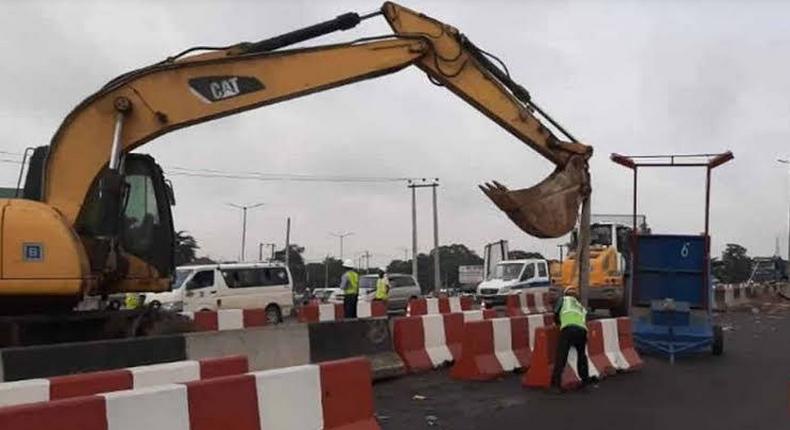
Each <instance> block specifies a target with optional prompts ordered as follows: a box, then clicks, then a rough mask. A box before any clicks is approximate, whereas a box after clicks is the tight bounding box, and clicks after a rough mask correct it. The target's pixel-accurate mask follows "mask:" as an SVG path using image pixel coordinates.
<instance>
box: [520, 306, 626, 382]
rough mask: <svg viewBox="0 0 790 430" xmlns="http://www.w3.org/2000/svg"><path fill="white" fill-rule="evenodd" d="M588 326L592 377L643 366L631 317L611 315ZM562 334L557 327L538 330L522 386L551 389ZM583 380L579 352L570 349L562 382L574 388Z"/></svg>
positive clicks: (601, 376)
mask: <svg viewBox="0 0 790 430" xmlns="http://www.w3.org/2000/svg"><path fill="white" fill-rule="evenodd" d="M587 328H588V333H587V348H586V350H585V354H586V356H587V362H588V367H589V375H590V376H591V377H592V376H596V377H598V378H603V377H605V376H608V375H612V374H614V373H615V372H616V371H632V370H636V369H639V368H641V366H642V360H641V359H640V358H639V354H637V352H636V350H635V349H634V343H633V334H632V332H631V320H630V319H628V318H608V319H602V320H596V321H590V322H588V323H587ZM559 334H560V333H559V328H558V327H557V326H552V327H543V328H539V329H537V330H536V332H535V348H534V350H533V351H532V363H531V365H530V367H529V370H527V372H526V374H525V375H524V376H523V378H522V381H521V383H522V385H524V386H526V387H532V388H548V387H549V386H550V385H551V374H552V371H553V369H554V361H555V359H556V351H557V343H558V341H559ZM581 382H582V381H581V378H580V377H579V372H578V369H577V352H576V349H575V348H571V349H570V351H569V352H568V361H567V363H566V366H565V369H563V372H562V379H561V382H560V383H561V386H562V388H564V389H573V388H577V387H579V386H580V385H581Z"/></svg>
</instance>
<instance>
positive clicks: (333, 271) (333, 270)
mask: <svg viewBox="0 0 790 430" xmlns="http://www.w3.org/2000/svg"><path fill="white" fill-rule="evenodd" d="M305 272H306V285H307V286H308V287H310V288H311V289H312V288H324V285H327V286H329V287H337V286H338V285H340V277H341V276H342V275H343V262H342V261H340V260H338V259H337V258H334V257H327V258H326V259H324V261H322V262H320V263H319V262H313V263H307V265H306V266H305ZM327 273H328V275H329V277H328V280H329V282H327V276H326V275H327Z"/></svg>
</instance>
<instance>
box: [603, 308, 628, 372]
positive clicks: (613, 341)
mask: <svg viewBox="0 0 790 430" xmlns="http://www.w3.org/2000/svg"><path fill="white" fill-rule="evenodd" d="M600 321H601V328H602V330H601V332H602V333H603V352H604V354H605V355H606V357H607V358H609V362H610V363H612V365H613V366H614V368H615V369H618V370H625V369H628V368H629V365H628V360H626V359H625V357H624V356H623V352H622V351H621V350H620V339H619V337H618V334H617V318H605V319H602V320H600Z"/></svg>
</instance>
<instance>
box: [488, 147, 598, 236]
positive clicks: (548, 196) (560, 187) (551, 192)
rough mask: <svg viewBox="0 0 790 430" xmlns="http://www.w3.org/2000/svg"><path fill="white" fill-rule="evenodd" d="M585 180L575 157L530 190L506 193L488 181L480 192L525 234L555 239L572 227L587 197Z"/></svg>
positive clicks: (584, 167)
mask: <svg viewBox="0 0 790 430" xmlns="http://www.w3.org/2000/svg"><path fill="white" fill-rule="evenodd" d="M589 177H590V176H589V173H588V170H587V162H586V160H585V159H584V157H582V156H576V157H573V158H571V159H570V160H569V161H568V163H567V164H566V165H565V166H564V167H558V168H557V170H555V171H554V172H553V173H552V174H551V175H549V177H547V178H546V179H544V180H543V181H542V182H541V183H539V184H538V185H535V186H534V187H531V188H524V189H521V190H509V189H508V188H507V187H506V186H504V185H502V184H500V183H499V182H497V181H492V182H491V183H486V184H484V185H480V189H481V190H483V192H484V193H485V195H487V196H488V198H490V199H491V201H493V202H494V204H495V205H497V207H499V209H501V210H502V211H503V212H505V213H506V214H507V216H508V217H509V218H510V219H511V220H512V221H513V222H514V223H516V225H517V226H519V228H521V229H522V230H524V231H525V232H527V233H528V234H530V235H532V236H535V237H539V238H555V237H560V236H563V235H565V234H567V233H568V232H570V231H571V230H572V229H573V227H574V226H575V225H576V218H577V217H578V214H579V207H580V206H581V203H582V201H583V199H584V197H585V196H586V195H588V194H589V190H590V188H589Z"/></svg>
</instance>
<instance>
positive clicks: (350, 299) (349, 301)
mask: <svg viewBox="0 0 790 430" xmlns="http://www.w3.org/2000/svg"><path fill="white" fill-rule="evenodd" d="M357 297H359V296H358V295H356V294H346V295H345V296H343V316H345V317H346V318H356V317H357Z"/></svg>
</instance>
